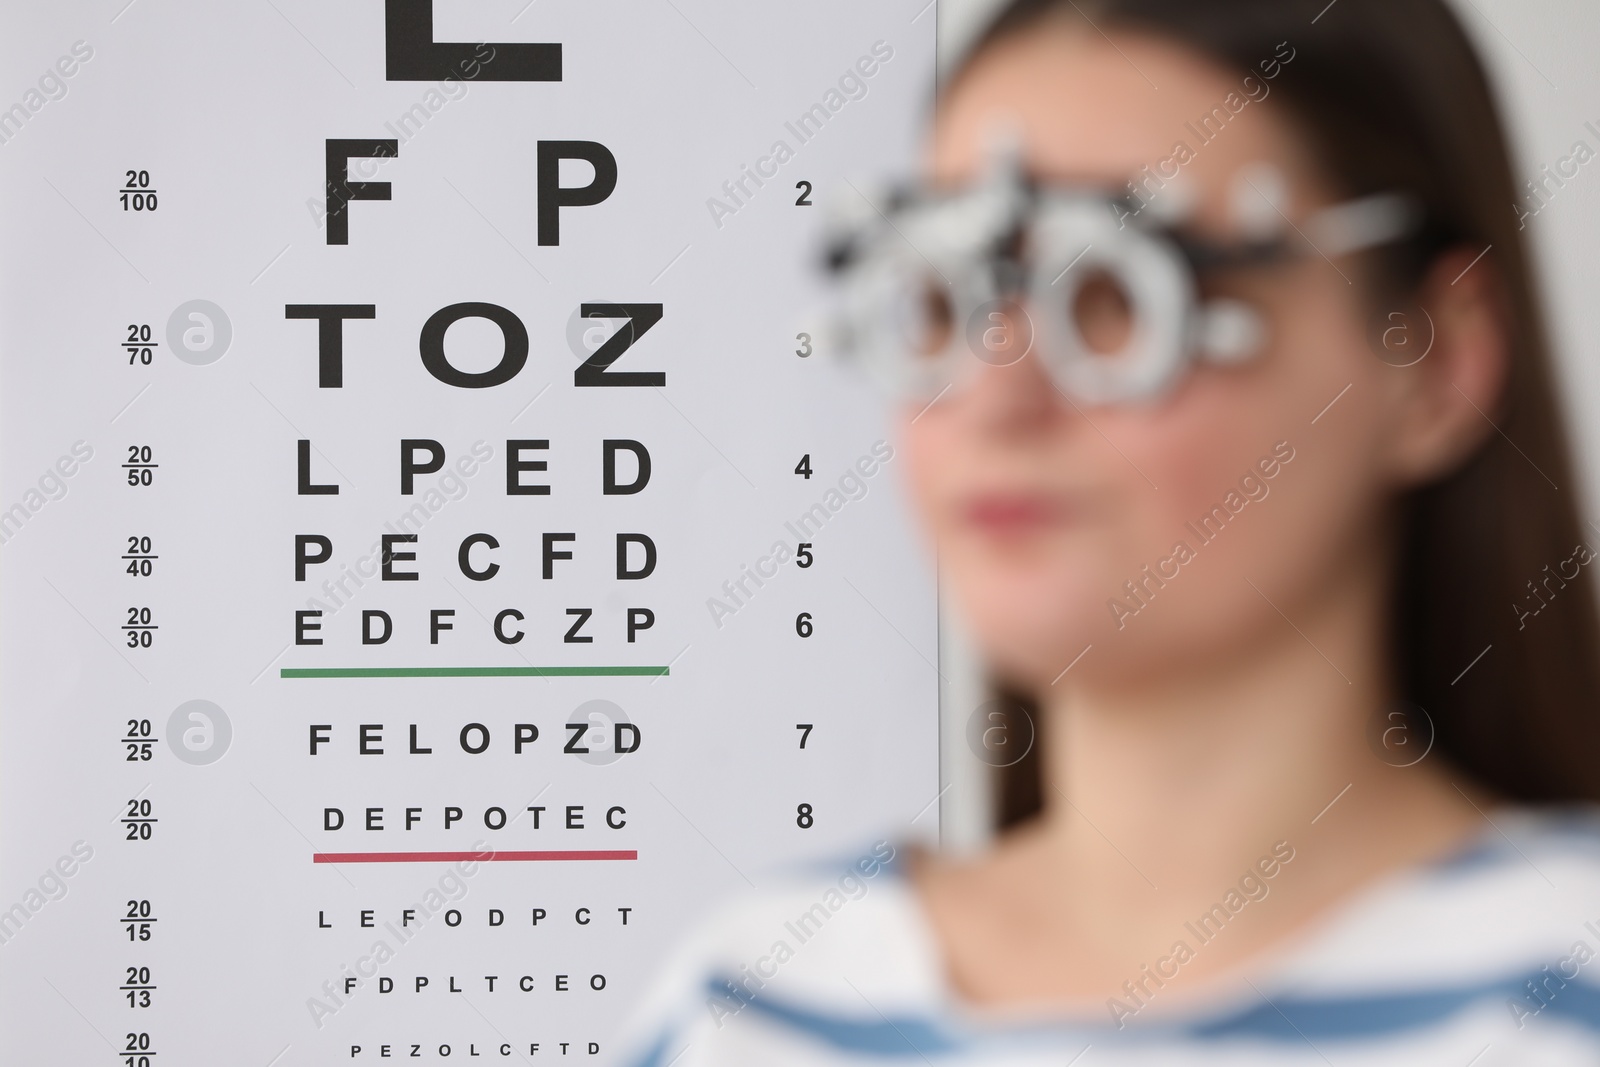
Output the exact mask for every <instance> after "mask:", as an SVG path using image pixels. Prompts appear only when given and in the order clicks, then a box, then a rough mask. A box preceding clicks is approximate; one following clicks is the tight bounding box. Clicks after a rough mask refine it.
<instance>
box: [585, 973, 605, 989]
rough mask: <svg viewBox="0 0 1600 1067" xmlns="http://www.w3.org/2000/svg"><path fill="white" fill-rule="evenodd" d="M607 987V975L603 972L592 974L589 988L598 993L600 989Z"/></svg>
mask: <svg viewBox="0 0 1600 1067" xmlns="http://www.w3.org/2000/svg"><path fill="white" fill-rule="evenodd" d="M605 987H606V976H605V975H603V974H591V975H590V976H589V988H590V989H592V990H594V991H595V992H596V993H598V992H600V990H602V989H604V988H605Z"/></svg>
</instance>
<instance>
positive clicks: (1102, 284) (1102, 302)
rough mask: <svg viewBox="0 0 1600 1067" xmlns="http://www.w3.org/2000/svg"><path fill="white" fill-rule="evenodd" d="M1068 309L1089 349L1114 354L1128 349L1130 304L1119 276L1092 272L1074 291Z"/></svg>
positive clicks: (1101, 354)
mask: <svg viewBox="0 0 1600 1067" xmlns="http://www.w3.org/2000/svg"><path fill="white" fill-rule="evenodd" d="M1071 312H1072V321H1073V322H1074V323H1075V324H1076V325H1077V328H1078V334H1079V336H1081V337H1082V338H1083V342H1084V344H1085V345H1087V346H1088V348H1089V351H1090V352H1092V353H1094V354H1095V355H1097V356H1114V355H1117V354H1118V353H1120V352H1122V351H1123V349H1125V348H1127V346H1128V341H1129V339H1130V338H1131V337H1132V336H1133V303H1132V301H1131V300H1130V299H1129V296H1128V291H1127V289H1126V288H1125V287H1124V286H1123V284H1122V281H1121V280H1120V279H1119V278H1117V277H1115V276H1114V275H1112V274H1111V273H1109V272H1107V271H1103V270H1100V271H1095V272H1094V273H1093V274H1091V275H1090V276H1089V277H1088V278H1087V279H1085V280H1084V282H1083V284H1081V285H1079V286H1078V288H1077V291H1076V292H1075V293H1074V294H1073V297H1072V309H1071Z"/></svg>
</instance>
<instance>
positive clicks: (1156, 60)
mask: <svg viewBox="0 0 1600 1067" xmlns="http://www.w3.org/2000/svg"><path fill="white" fill-rule="evenodd" d="M1263 58H1264V59H1270V58H1271V57H1263ZM1246 76H1247V75H1246V73H1245V72H1235V71H1233V70H1231V69H1230V68H1228V67H1226V66H1224V65H1222V64H1220V63H1216V62H1213V61H1211V60H1210V59H1208V58H1206V57H1205V56H1203V55H1202V54H1200V53H1198V52H1196V51H1194V50H1192V49H1189V48H1186V47H1185V46H1183V45H1181V44H1178V43H1176V42H1172V41H1168V40H1165V39H1162V38H1157V37H1151V36H1146V35H1139V34H1131V33H1123V32H1113V34H1112V35H1111V36H1109V37H1107V36H1102V35H1100V34H1099V33H1097V32H1096V31H1095V30H1093V29H1092V28H1089V27H1087V26H1082V27H1080V26H1076V25H1074V24H1073V23H1072V22H1070V21H1067V20H1066V19H1053V20H1051V21H1050V23H1048V24H1046V25H1042V26H1040V27H1039V28H1038V29H1037V30H1036V31H1025V32H1023V33H1018V34H1014V35H1012V36H1011V37H1009V38H1007V39H1002V40H1000V41H997V42H994V43H993V44H991V45H990V46H989V47H988V48H987V49H985V51H984V52H983V53H982V54H980V55H979V56H977V57H976V58H975V59H974V60H973V62H972V63H971V65H970V66H969V67H968V68H967V69H966V70H965V71H964V72H963V73H962V75H961V76H960V78H959V80H958V81H957V82H956V83H955V84H954V85H952V86H951V87H950V88H949V89H948V90H947V91H946V93H945V95H944V97H943V98H942V100H941V102H940V110H939V115H938V122H937V124H936V126H935V131H934V138H933V143H932V146H931V155H930V161H929V162H930V169H931V171H932V173H933V176H934V178H935V180H937V181H939V182H941V183H949V182H959V181H964V180H969V179H971V178H973V177H975V176H977V175H978V174H980V173H982V171H983V170H984V166H985V163H986V161H987V160H988V159H989V158H991V157H992V155H993V153H994V151H995V150H996V148H997V147H998V145H1000V144H1004V143H1007V142H1009V143H1011V144H1012V145H1015V146H1017V147H1019V148H1020V150H1021V152H1022V156H1023V160H1024V162H1025V165H1026V166H1027V167H1028V169H1029V171H1030V172H1032V173H1034V174H1036V175H1038V176H1039V177H1040V178H1043V179H1047V180H1053V181H1062V182H1071V183H1074V184H1086V185H1104V186H1111V187H1116V188H1120V187H1121V186H1122V184H1123V183H1124V182H1126V181H1128V180H1129V179H1130V178H1132V177H1134V176H1136V175H1138V174H1140V173H1141V172H1142V170H1143V169H1144V168H1145V167H1149V168H1150V169H1151V170H1152V171H1155V172H1157V173H1167V174H1170V173H1171V172H1173V171H1174V170H1179V169H1181V170H1182V171H1183V172H1184V174H1185V176H1186V178H1187V180H1189V181H1191V182H1192V183H1193V184H1194V185H1195V186H1196V187H1197V188H1198V189H1200V190H1203V189H1205V188H1206V187H1221V186H1223V185H1225V184H1226V182H1227V180H1228V179H1229V178H1231V176H1232V175H1233V174H1234V173H1235V172H1236V171H1237V170H1238V169H1239V168H1240V167H1242V166H1244V165H1246V164H1248V163H1252V162H1273V163H1276V164H1278V165H1279V166H1280V167H1281V168H1283V169H1284V170H1285V171H1286V172H1290V173H1292V172H1294V171H1297V170H1299V169H1300V168H1299V167H1298V166H1296V163H1297V162H1299V160H1298V159H1297V158H1296V156H1297V152H1296V150H1295V147H1296V146H1295V145H1294V144H1293V139H1292V138H1290V137H1289V136H1287V130H1286V127H1285V126H1284V124H1283V121H1282V117H1281V116H1282V114H1283V112H1282V110H1281V109H1277V108H1273V109H1268V108H1266V107H1264V106H1263V104H1264V102H1265V100H1267V99H1269V98H1270V94H1271V91H1272V87H1273V83H1272V82H1271V81H1269V80H1266V79H1264V78H1262V77H1260V76H1259V75H1255V76H1250V80H1249V81H1248V83H1247V82H1246V80H1245V79H1246Z"/></svg>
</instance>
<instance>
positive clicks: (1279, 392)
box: [902, 22, 1394, 687]
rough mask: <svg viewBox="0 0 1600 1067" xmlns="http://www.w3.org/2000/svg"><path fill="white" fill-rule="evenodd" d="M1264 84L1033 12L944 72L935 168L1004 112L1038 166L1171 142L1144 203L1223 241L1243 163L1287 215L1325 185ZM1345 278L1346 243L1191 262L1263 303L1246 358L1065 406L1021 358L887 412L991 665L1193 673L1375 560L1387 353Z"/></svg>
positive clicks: (1225, 289)
mask: <svg viewBox="0 0 1600 1067" xmlns="http://www.w3.org/2000/svg"><path fill="white" fill-rule="evenodd" d="M1112 41H1114V42H1115V43H1114V44H1113V43H1112ZM1272 58H1273V57H1270V56H1262V57H1261V59H1262V60H1271V59H1272ZM1293 76H1294V72H1293V68H1292V66H1287V67H1284V68H1283V70H1282V77H1284V78H1292V77H1293ZM1147 79H1148V80H1147ZM1152 82H1153V83H1154V85H1156V86H1159V87H1160V88H1159V90H1157V89H1155V88H1153V87H1152V84H1151V83H1152ZM1259 83H1260V79H1259V78H1252V79H1250V80H1249V82H1248V84H1247V83H1246V76H1245V72H1234V71H1231V70H1229V69H1226V68H1224V67H1222V66H1220V65H1217V64H1215V63H1213V62H1212V61H1210V60H1208V59H1207V58H1205V57H1204V56H1202V55H1200V54H1198V53H1195V52H1192V51H1190V50H1188V49H1186V48H1185V47H1183V46H1181V45H1178V44H1174V43H1170V42H1167V41H1164V40H1160V39H1156V38H1147V37H1140V36H1135V35H1130V34H1122V33H1115V32H1113V36H1112V39H1111V40H1110V41H1108V40H1107V39H1106V38H1104V37H1102V36H1100V35H1099V34H1097V33H1096V32H1095V31H1093V30H1089V29H1087V28H1086V27H1084V28H1078V27H1074V26H1073V25H1071V24H1070V23H1066V22H1062V23H1050V24H1047V25H1046V26H1043V27H1040V28H1037V29H1035V30H1032V31H1029V32H1026V33H1023V34H1019V35H1016V36H1015V37H1013V38H1012V39H1010V40H1006V41H1002V42H1000V43H998V44H996V45H995V46H993V47H991V48H990V49H988V50H987V51H986V52H985V53H984V54H983V55H981V56H980V57H979V58H977V59H976V60H975V62H974V64H973V65H972V66H971V67H969V68H968V70H967V71H966V72H965V73H964V74H963V76H962V78H961V80H960V81H959V82H958V83H957V84H956V85H955V86H954V87H953V88H952V90H951V91H950V92H949V94H948V95H947V97H946V98H945V99H944V100H943V102H942V107H941V111H940V118H939V125H938V127H937V130H936V133H935V138H934V144H933V149H932V170H933V172H934V173H933V177H934V179H935V181H937V182H941V183H952V184H961V183H965V182H967V181H970V180H972V179H973V178H975V177H976V176H978V175H980V174H981V173H982V172H983V170H984V167H985V163H986V161H987V159H988V157H989V146H990V145H992V144H993V143H994V134H995V132H996V131H1000V132H1004V133H1010V134H1012V135H1020V137H1021V139H1022V143H1023V145H1024V154H1025V159H1026V164H1027V167H1028V169H1029V170H1030V171H1031V172H1032V173H1034V174H1036V175H1037V176H1039V177H1040V178H1042V179H1045V180H1054V181H1061V182H1071V183H1079V184H1092V185H1096V186H1099V187H1102V188H1105V189H1107V190H1110V191H1122V190H1124V189H1125V188H1126V183H1127V182H1128V180H1129V179H1130V178H1134V177H1136V176H1137V175H1139V173H1140V171H1141V169H1142V168H1144V167H1145V166H1147V165H1148V166H1150V168H1151V169H1152V171H1154V170H1156V169H1157V165H1158V164H1159V163H1161V161H1163V160H1168V159H1170V158H1171V157H1173V155H1174V150H1175V147H1176V146H1177V144H1178V143H1179V142H1182V143H1183V144H1185V145H1186V146H1187V147H1188V149H1191V150H1192V153H1191V157H1192V158H1189V160H1188V161H1187V162H1186V163H1184V164H1183V165H1182V167H1181V172H1182V179H1181V180H1182V182H1183V183H1184V184H1185V185H1186V186H1187V189H1186V191H1185V192H1184V193H1182V194H1180V193H1179V192H1178V191H1177V189H1176V187H1173V186H1169V188H1168V190H1167V191H1166V192H1157V193H1156V196H1157V197H1158V198H1159V197H1160V196H1162V195H1171V196H1178V195H1185V196H1187V197H1189V198H1190V199H1191V200H1192V202H1193V204H1194V213H1193V215H1192V216H1191V220H1192V222H1191V228H1192V229H1194V230H1195V231H1198V232H1199V233H1201V234H1204V235H1206V236H1211V237H1217V238H1222V239H1227V238H1233V239H1235V240H1237V239H1238V238H1240V237H1241V236H1242V234H1241V232H1240V225H1241V224H1240V221H1239V214H1238V212H1237V210H1236V209H1234V208H1233V207H1232V206H1231V204H1232V201H1233V199H1234V197H1235V196H1236V195H1237V191H1238V188H1239V183H1238V182H1237V181H1236V176H1237V175H1239V174H1240V173H1241V172H1245V173H1247V174H1260V173H1261V171H1260V170H1259V169H1254V170H1253V169H1251V168H1252V165H1259V164H1263V163H1266V164H1271V165H1272V166H1273V167H1275V168H1276V170H1277V171H1278V172H1280V173H1281V175H1282V177H1283V179H1284V181H1285V183H1286V186H1287V192H1288V196H1287V200H1286V202H1285V204H1284V208H1283V210H1284V213H1285V214H1286V215H1287V216H1288V217H1289V218H1290V219H1292V220H1294V221H1295V222H1296V223H1300V222H1303V221H1304V220H1305V219H1306V217H1307V215H1308V214H1310V213H1311V212H1313V211H1315V210H1316V209H1317V208H1319V207H1323V206H1327V205H1329V204H1332V203H1335V202H1337V201H1338V200H1339V199H1340V198H1339V196H1338V195H1337V194H1336V193H1334V192H1333V191H1332V190H1330V189H1328V188H1326V187H1325V186H1324V185H1323V184H1322V183H1321V182H1320V180H1319V175H1318V173H1317V172H1316V170H1315V168H1314V165H1313V164H1312V162H1311V160H1310V157H1309V154H1308V152H1307V151H1306V149H1305V147H1304V145H1303V143H1302V142H1301V141H1300V139H1299V138H1298V137H1297V136H1296V133H1295V130H1294V128H1293V125H1292V122H1293V120H1292V117H1291V116H1289V115H1288V114H1286V113H1285V112H1283V111H1282V110H1281V109H1280V108H1279V107H1278V103H1277V101H1276V100H1275V99H1268V100H1258V99H1255V97H1258V96H1260V95H1263V94H1262V93H1261V90H1260V85H1259ZM1252 87H1254V88H1255V90H1256V91H1255V92H1250V89H1251V88H1252ZM1230 94H1233V96H1234V99H1235V101H1237V100H1239V99H1241V98H1244V97H1246V96H1249V97H1251V98H1252V99H1250V100H1249V101H1248V102H1247V105H1246V106H1244V107H1243V108H1242V109H1241V110H1240V111H1238V113H1236V114H1233V115H1232V116H1231V121H1229V122H1228V123H1227V125H1226V128H1225V129H1223V130H1222V131H1221V132H1220V133H1213V134H1211V135H1210V136H1212V138H1213V139H1212V140H1210V141H1209V142H1205V141H1202V140H1201V139H1200V137H1199V136H1197V133H1196V131H1195V128H1194V127H1198V125H1199V121H1200V119H1201V118H1202V117H1203V116H1207V115H1209V114H1211V113H1212V111H1213V109H1214V108H1222V107H1223V106H1224V102H1225V101H1226V100H1227V98H1228V97H1229V96H1230ZM1230 110H1231V109H1230ZM1190 124H1193V125H1192V126H1191V125H1190ZM1171 169H1172V168H1171V166H1170V165H1169V166H1168V168H1167V170H1168V172H1169V173H1170V171H1171ZM1359 281H1360V275H1359V274H1358V273H1357V267H1356V264H1355V263H1354V262H1352V261H1350V260H1341V261H1338V264H1337V267H1335V265H1334V264H1333V263H1330V262H1329V261H1327V260H1325V259H1323V258H1321V257H1320V256H1318V255H1315V254H1312V255H1309V256H1307V257H1305V258H1301V259H1296V260H1293V261H1291V262H1289V263H1287V264H1278V265H1274V266H1272V267H1270V268H1266V269H1262V268H1254V269H1247V270H1236V271H1231V272H1229V273H1228V274H1226V275H1216V276H1211V277H1207V278H1205V279H1203V280H1202V289H1201V296H1202V299H1208V298H1215V297H1228V298H1233V299H1239V300H1243V301H1247V302H1248V303H1250V304H1251V305H1253V306H1254V307H1255V308H1256V309H1257V310H1258V311H1259V312H1260V313H1261V315H1262V318H1263V320H1264V322H1265V324H1266V331H1267V333H1266V342H1265V345H1264V346H1263V349H1262V351H1261V352H1260V354H1259V355H1257V356H1256V357H1255V358H1253V359H1252V360H1250V361H1249V362H1248V363H1245V364H1243V365H1239V366H1233V367H1218V366H1207V365H1203V364H1202V365H1198V366H1195V367H1194V368H1193V369H1191V370H1189V371H1188V372H1187V373H1186V374H1185V376H1184V377H1183V378H1182V379H1181V380H1180V382H1179V383H1178V385H1177V386H1176V387H1175V388H1173V389H1172V390H1171V391H1169V392H1167V393H1166V394H1164V395H1162V396H1161V397H1160V398H1159V399H1157V400H1155V401H1152V402H1142V403H1136V404H1129V405H1104V406H1091V405H1086V404H1084V403H1082V402H1081V401H1073V400H1070V399H1069V398H1068V397H1067V396H1065V395H1063V394H1062V393H1061V392H1059V391H1058V390H1057V389H1055V388H1054V387H1053V386H1052V384H1051V380H1050V378H1049V377H1048V376H1047V375H1046V374H1045V372H1044V370H1043V369H1042V367H1041V365H1040V361H1039V360H1038V359H1036V358H1034V357H1033V356H1031V355H1030V356H1028V357H1024V358H1023V359H1021V360H1020V361H1019V362H1016V363H1014V364H1012V365H1009V366H996V365H992V364H990V363H982V365H980V366H979V367H977V368H976V370H975V372H974V373H973V374H972V376H971V377H970V379H968V380H967V381H966V383H965V384H963V385H961V386H958V387H957V388H954V389H952V390H950V391H949V392H947V393H945V394H944V395H943V396H942V397H941V398H940V399H938V400H937V401H936V402H935V403H933V405H932V406H931V407H926V408H924V407H923V403H922V402H918V403H913V404H909V405H908V406H907V407H906V409H905V411H904V416H903V425H902V436H903V440H904V442H905V445H906V453H907V456H908V459H909V467H910V473H911V478H912V482H913V493H914V496H915V498H916V500H917V503H918V506H919V508H920V511H921V514H922V516H923V519H924V521H925V523H926V527H927V529H928V530H929V531H930V532H931V535H932V537H933V538H934V540H935V541H936V543H937V547H938V553H939V562H940V566H941V569H942V571H943V573H944V577H945V580H946V581H947V583H949V586H950V587H952V588H953V591H954V596H955V598H956V600H957V602H958V604H959V607H960V609H961V610H962V613H963V615H964V616H965V618H966V620H967V621H968V623H969V625H970V626H971V628H972V629H973V631H974V633H975V635H976V637H977V640H978V641H979V643H980V645H981V646H982V648H983V651H984V652H985V653H986V655H987V657H988V659H989V661H990V662H991V663H992V664H994V665H996V666H997V667H998V668H999V669H1001V670H1002V671H1003V672H1005V673H1006V674H1007V675H1009V676H1010V677H1012V678H1013V679H1015V680H1017V681H1020V682H1022V683H1024V684H1029V685H1033V686H1035V687H1042V686H1046V685H1048V684H1050V683H1051V681H1052V680H1053V679H1055V678H1056V677H1057V676H1058V675H1059V673H1060V672H1061V671H1062V669H1063V668H1065V667H1066V666H1067V665H1068V664H1069V663H1071V662H1072V661H1073V659H1074V657H1076V656H1078V654H1079V653H1080V652H1082V651H1083V650H1084V649H1085V647H1086V646H1090V645H1093V646H1094V647H1093V650H1092V651H1091V652H1090V653H1089V654H1088V655H1086V656H1085V657H1084V658H1083V660H1082V661H1081V662H1080V663H1079V664H1078V665H1077V666H1075V667H1074V668H1073V673H1072V675H1071V679H1072V682H1071V683H1070V684H1085V683H1092V682H1094V681H1095V680H1097V679H1098V680H1104V681H1115V680H1118V679H1138V678H1150V677H1152V676H1153V675H1155V674H1160V673H1162V672H1171V671H1181V670H1185V669H1190V668H1193V667H1195V666H1196V665H1199V664H1203V663H1206V662H1214V661H1215V658H1216V657H1217V656H1218V655H1225V654H1227V653H1228V652H1229V651H1230V650H1237V649H1240V648H1244V647H1246V645H1247V643H1248V642H1250V641H1252V640H1253V639H1256V638H1259V637H1260V636H1261V635H1262V634H1265V633H1269V632H1270V633H1274V634H1276V633H1277V632H1278V631H1280V630H1282V629H1283V627H1284V623H1283V616H1282V615H1279V614H1278V612H1279V611H1280V610H1281V611H1282V612H1283V614H1284V615H1287V616H1288V617H1289V618H1290V619H1292V620H1296V621H1297V623H1300V624H1302V625H1304V624H1306V620H1307V616H1308V615H1311V614H1314V612H1315V611H1316V609H1317V605H1318V604H1319V602H1321V601H1322V600H1324V599H1326V598H1327V597H1329V596H1332V595H1336V594H1337V591H1338V589H1339V587H1340V583H1341V582H1343V581H1345V580H1346V579H1347V578H1348V576H1349V574H1351V573H1352V569H1353V568H1358V567H1360V566H1362V565H1363V564H1364V563H1365V564H1370V563H1371V562H1372V559H1373V558H1374V557H1373V554H1374V553H1375V552H1378V551H1379V550H1380V549H1379V545H1380V543H1381V538H1380V537H1379V534H1378V530H1379V529H1380V526H1381V523H1380V519H1381V517H1382V515H1383V514H1384V512H1385V510H1386V502H1387V501H1388V500H1389V499H1390V497H1391V494H1392V492H1393V488H1394V487H1393V486H1392V485H1390V484H1388V481H1389V479H1388V478H1387V476H1386V474H1385V464H1384V463H1383V461H1382V449H1383V442H1384V441H1385V440H1386V438H1387V436H1388V433H1389V428H1388V427H1386V426H1385V425H1384V418H1385V416H1384V414H1383V412H1384V411H1385V410H1386V409H1385V408H1384V406H1383V405H1381V404H1378V403H1374V402H1372V401H1373V398H1374V395H1375V393H1376V392H1381V389H1376V388H1374V387H1373V386H1374V385H1375V379H1376V377H1377V376H1378V375H1380V374H1381V373H1383V372H1385V371H1392V368H1388V367H1386V366H1385V365H1384V364H1383V363H1382V362H1380V361H1379V360H1378V359H1377V358H1376V357H1375V356H1374V354H1373V353H1372V350H1371V349H1370V348H1369V345H1368V340H1367V336H1368V333H1367V321H1366V317H1367V316H1366V312H1365V310H1364V303H1363V301H1362V299H1361V295H1360V290H1359V287H1358V284H1357V283H1359ZM1077 300H1078V301H1079V303H1080V306H1079V307H1078V309H1077V314H1078V317H1079V321H1080V322H1082V323H1083V324H1084V333H1085V336H1086V339H1087V340H1088V341H1089V342H1090V343H1091V345H1095V346H1096V347H1102V346H1103V347H1104V348H1106V349H1113V348H1115V347H1116V346H1117V345H1118V344H1119V343H1120V339H1121V335H1122V332H1123V331H1125V330H1126V329H1128V328H1129V327H1128V324H1127V323H1126V322H1125V321H1124V319H1123V317H1122V316H1121V312H1122V310H1123V308H1122V306H1121V304H1120V303H1119V301H1118V298H1117V295H1116V293H1115V292H1107V291H1104V290H1103V289H1102V288H1100V287H1097V286H1096V285H1095V284H1093V283H1091V284H1088V285H1085V286H1084V287H1083V288H1082V290H1081V292H1080V294H1079V296H1078V297H1077ZM1097 330H1098V331H1101V332H1102V337H1101V338H1100V344H1098V345H1097V344H1096V331H1097ZM963 358H964V357H963ZM1346 386H1349V387H1350V388H1349V390H1348V392H1347V393H1344V395H1343V396H1342V397H1341V399H1339V401H1338V402H1337V403H1335V404H1334V405H1333V406H1332V407H1331V408H1328V405H1329V404H1330V402H1332V401H1334V400H1335V398H1336V397H1340V396H1341V393H1342V392H1343V391H1344V390H1345V389H1346ZM1325 408H1328V410H1327V412H1326V414H1323V415H1322V416H1321V417H1320V418H1318V415H1319V413H1321V412H1323V411H1324V409H1325ZM1313 419H1316V422H1315V424H1313ZM1269 600H1270V603H1268V601H1269Z"/></svg>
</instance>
